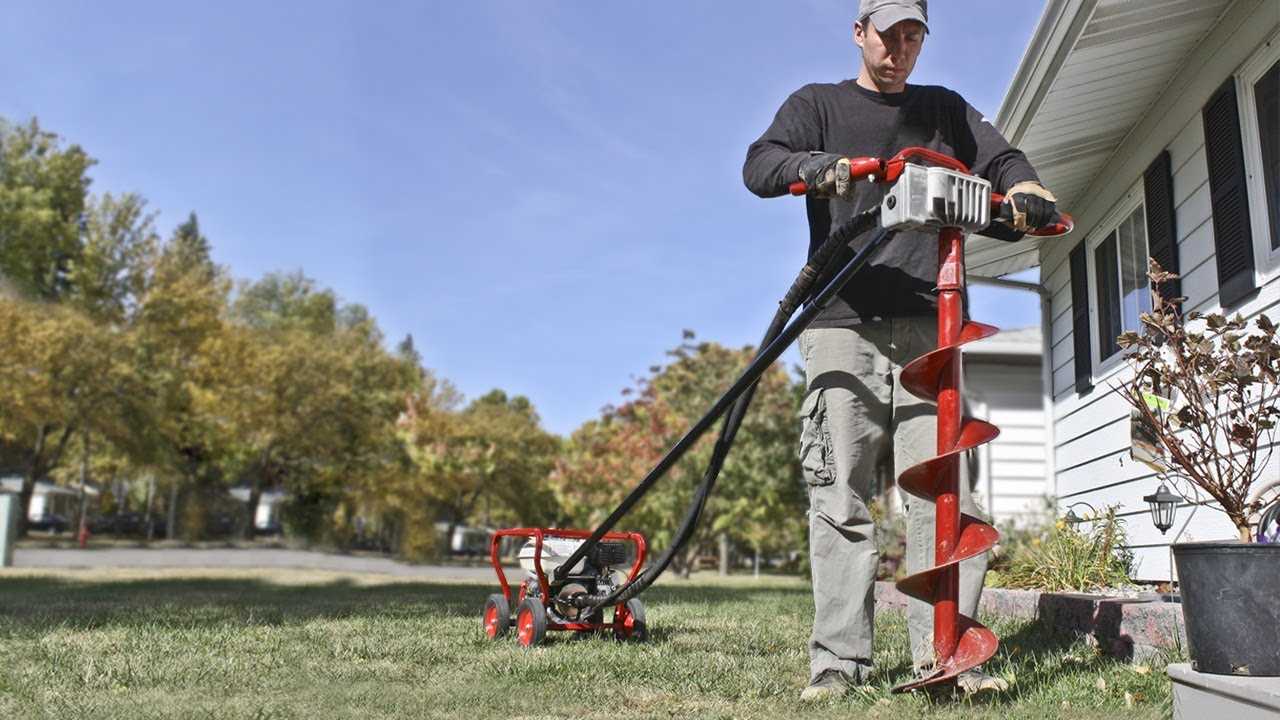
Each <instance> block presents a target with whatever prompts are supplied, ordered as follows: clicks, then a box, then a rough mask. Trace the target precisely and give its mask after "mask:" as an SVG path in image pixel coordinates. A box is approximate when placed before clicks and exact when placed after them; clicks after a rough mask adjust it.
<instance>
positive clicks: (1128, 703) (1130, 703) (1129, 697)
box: [1124, 692, 1133, 708]
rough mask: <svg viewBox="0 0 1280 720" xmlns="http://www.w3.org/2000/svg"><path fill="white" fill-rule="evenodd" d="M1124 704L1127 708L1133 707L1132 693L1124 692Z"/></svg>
mask: <svg viewBox="0 0 1280 720" xmlns="http://www.w3.org/2000/svg"><path fill="white" fill-rule="evenodd" d="M1124 706H1125V707H1127V708H1131V707H1133V693H1129V692H1126V693H1125V694H1124Z"/></svg>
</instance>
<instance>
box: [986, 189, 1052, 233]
mask: <svg viewBox="0 0 1280 720" xmlns="http://www.w3.org/2000/svg"><path fill="white" fill-rule="evenodd" d="M1057 202H1058V198H1056V197H1054V196H1053V193H1051V192H1049V191H1048V190H1046V189H1045V188H1044V186H1043V185H1041V184H1040V183H1038V182H1035V181H1034V180H1024V181H1022V182H1020V183H1017V184H1015V185H1014V186H1013V187H1011V188H1009V190H1008V191H1007V192H1005V194H1004V208H1003V212H1001V213H1000V215H1001V216H1002V217H1009V218H1011V219H1012V221H1013V229H1014V230H1017V231H1018V232H1027V231H1028V230H1035V229H1036V228H1041V227H1044V226H1045V225H1048V224H1049V223H1051V222H1053V220H1054V218H1056V217H1057V216H1058V206H1057V204H1056V203H1057Z"/></svg>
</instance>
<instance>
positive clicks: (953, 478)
mask: <svg viewBox="0 0 1280 720" xmlns="http://www.w3.org/2000/svg"><path fill="white" fill-rule="evenodd" d="M914 159H919V160H925V161H928V162H930V163H932V164H933V165H934V167H926V166H924V165H921V164H917V163H913V162H910V161H911V160H914ZM849 167H850V175H851V176H852V178H853V179H854V180H859V179H867V180H871V181H872V182H877V183H882V184H886V185H891V186H892V187H890V188H889V189H888V190H887V191H886V192H885V196H884V199H883V200H882V201H881V203H880V225H881V227H883V228H886V229H890V230H931V231H936V232H937V233H938V286H937V291H938V347H937V349H936V350H932V351H930V352H928V353H926V354H924V355H922V356H920V357H918V358H916V359H915V360H913V361H911V362H910V363H908V364H907V366H906V367H905V368H903V370H902V385H903V387H905V388H906V389H907V390H908V391H910V392H911V393H912V394H913V395H916V396H917V397H921V398H924V399H926V400H930V401H933V402H936V403H937V405H938V445H937V447H938V454H937V455H935V456H934V457H932V458H929V459H928V460H925V461H924V462H922V463H920V464H919V465H915V466H913V467H910V468H907V470H906V471H905V472H904V473H902V476H901V477H900V478H898V485H899V487H901V488H902V489H903V490H905V491H906V492H909V493H911V494H912V495H915V496H916V497H920V498H925V499H927V500H930V501H932V502H933V503H934V508H935V514H934V522H935V527H936V534H935V538H934V555H933V557H934V561H933V566H932V567H930V568H928V569H926V570H923V571H921V572H918V573H916V574H914V575H911V576H908V577H906V578H903V579H902V580H901V581H900V582H899V583H898V589H899V590H901V591H902V592H903V593H905V594H907V595H909V596H911V597H914V598H918V599H920V600H923V601H925V602H927V603H929V604H931V605H933V653H934V666H933V667H934V669H933V672H932V673H931V674H930V675H928V676H926V677H924V678H920V679H918V680H915V681H912V682H909V683H905V684H903V685H899V686H898V687H896V688H894V691H895V692H906V691H910V690H916V689H919V688H923V687H926V686H931V685H940V684H943V683H946V682H950V681H952V680H954V679H955V678H956V676H957V675H959V674H960V673H962V672H964V671H965V670H969V669H971V668H974V667H977V666H978V665H981V664H982V663H983V662H986V661H987V660H988V659H989V658H990V657H991V656H992V655H994V654H995V652H996V648H997V647H998V646H999V644H1000V640H999V639H998V638H997V637H996V634H995V633H993V632H991V630H990V629H988V628H986V627H984V626H983V625H982V624H981V623H979V622H978V621H977V620H976V619H975V618H971V617H966V616H964V615H961V614H960V608H959V601H960V563H961V562H962V561H964V560H967V559H969V558H971V557H976V556H978V555H981V554H983V553H985V552H986V551H988V550H990V549H991V548H992V547H993V546H994V545H995V544H996V541H997V540H999V539H1000V534H999V533H998V532H996V529H995V528H993V527H991V525H989V524H987V523H986V522H985V521H984V520H982V519H981V518H976V517H973V516H971V515H965V514H964V513H961V512H960V482H961V478H960V460H961V457H962V456H963V455H964V453H965V452H966V451H967V450H970V449H972V448H975V447H978V446H979V445H982V444H984V443H989V442H991V441H992V440H994V439H995V438H996V436H997V435H999V434H1000V430H999V428H997V427H996V426H994V425H992V424H991V423H987V422H983V421H981V420H975V419H973V418H966V417H964V415H963V414H962V412H961V411H962V406H963V404H964V401H963V398H962V396H961V392H962V390H961V378H962V364H961V351H960V348H961V346H963V345H965V344H967V343H971V342H975V341H977V340H981V339H983V338H987V337H991V336H992V335H995V334H996V332H998V330H997V329H996V328H994V327H992V326H990V325H984V324H982V323H977V322H965V321H964V295H965V293H964V288H965V266H964V239H965V234H966V233H971V232H979V231H981V230H982V229H984V228H986V227H987V225H989V224H990V222H991V220H992V216H993V214H995V213H999V211H1000V210H1001V209H1002V205H1003V201H1004V198H1003V197H1002V196H1000V195H999V194H996V193H993V192H991V184H990V183H988V182H987V181H986V180H983V179H981V178H978V177H975V176H973V175H970V174H969V168H968V167H966V166H965V165H964V163H962V162H960V161H959V160H956V159H955V158H952V157H948V156H946V155H942V154H940V153H938V152H935V151H932V150H928V149H926V148H907V149H905V150H903V151H901V152H899V153H898V154H897V155H895V156H893V157H892V158H891V159H889V160H879V159H876V158H850V160H849ZM790 190H791V193H792V194H793V195H803V194H805V193H806V192H807V191H808V188H807V187H806V186H805V184H804V183H794V184H793V185H792V186H791V188H790ZM1072 227H1073V221H1072V219H1071V217H1070V216H1068V215H1066V214H1065V213H1061V214H1060V217H1059V219H1058V221H1057V222H1055V223H1053V224H1051V225H1048V226H1045V227H1042V228H1040V229H1038V230H1035V231H1033V232H1031V233H1029V234H1030V235H1036V236H1041V237H1051V236H1058V235H1065V234H1067V233H1069V232H1071V230H1072Z"/></svg>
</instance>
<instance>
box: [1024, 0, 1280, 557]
mask: <svg viewBox="0 0 1280 720" xmlns="http://www.w3.org/2000/svg"><path fill="white" fill-rule="evenodd" d="M1277 19H1278V18H1277V17H1276V13H1275V6H1274V5H1270V4H1268V3H1264V4H1262V5H1260V6H1256V5H1255V6H1252V9H1249V10H1248V11H1247V12H1235V13H1228V15H1227V16H1226V17H1225V18H1224V19H1223V21H1222V22H1221V23H1220V24H1219V25H1218V26H1217V27H1216V28H1214V30H1213V31H1211V32H1210V33H1209V35H1208V36H1207V37H1206V39H1205V41H1204V42H1203V43H1201V45H1200V46H1198V47H1197V49H1196V50H1195V51H1193V53H1192V55H1191V57H1190V58H1188V61H1187V62H1186V63H1185V64H1184V66H1183V68H1182V71H1181V72H1180V73H1179V77H1178V79H1177V80H1176V81H1175V84H1174V85H1173V86H1171V87H1170V88H1168V89H1167V91H1166V92H1165V93H1164V95H1163V96H1162V97H1161V98H1160V100H1158V101H1157V102H1156V104H1155V105H1154V106H1153V107H1152V108H1151V109H1150V110H1149V111H1148V113H1147V114H1146V116H1145V117H1144V119H1143V120H1142V121H1141V122H1140V123H1139V124H1138V125H1137V126H1136V127H1135V128H1134V129H1133V131H1132V132H1131V133H1130V134H1129V136H1128V138H1127V139H1126V141H1125V143H1124V145H1123V146H1122V147H1121V149H1120V151H1119V152H1118V153H1117V154H1116V156H1115V157H1113V158H1112V159H1111V160H1110V161H1109V162H1108V164H1107V167H1106V169H1105V170H1104V171H1103V172H1102V173H1101V175H1100V176H1099V178H1098V179H1097V180H1095V182H1094V185H1093V186H1091V187H1090V189H1089V191H1088V192H1086V193H1084V194H1083V195H1082V197H1086V198H1090V201H1089V203H1088V204H1087V205H1086V206H1085V207H1083V208H1080V209H1078V210H1079V214H1078V216H1077V217H1078V219H1079V222H1078V223H1077V232H1076V234H1075V235H1073V236H1072V237H1071V238H1070V239H1069V240H1068V241H1066V242H1063V243H1060V244H1057V245H1049V246H1046V247H1045V248H1044V250H1043V251H1042V254H1041V268H1042V269H1041V278H1042V281H1043V283H1044V285H1045V287H1046V288H1047V289H1048V290H1049V292H1050V294H1051V297H1052V300H1051V311H1050V316H1051V318H1052V320H1051V324H1050V329H1049V332H1050V346H1051V357H1050V363H1051V371H1052V378H1053V381H1052V382H1053V387H1052V395H1053V419H1054V422H1053V441H1052V442H1053V449H1054V453H1055V457H1054V461H1055V484H1056V495H1057V497H1058V505H1059V509H1060V511H1063V512H1065V510H1066V509H1067V507H1068V506H1070V504H1071V503H1073V502H1078V501H1084V502H1088V503H1090V504H1092V505H1093V506H1095V507H1099V508H1101V507H1103V506H1106V505H1119V514H1120V515H1121V516H1123V517H1126V519H1127V525H1126V529H1127V530H1128V533H1129V540H1130V543H1131V546H1132V548H1133V549H1134V552H1135V556H1136V559H1137V562H1138V566H1137V569H1136V572H1135V577H1137V578H1139V579H1147V580H1162V579H1168V578H1169V574H1170V569H1169V552H1168V544H1169V543H1170V542H1171V541H1172V540H1173V539H1174V537H1175V534H1176V533H1177V532H1178V530H1179V528H1180V527H1181V526H1182V524H1183V523H1184V522H1185V521H1187V519H1188V518H1189V517H1190V518H1191V519H1190V522H1189V523H1188V524H1187V526H1186V528H1185V531H1184V532H1183V533H1182V534H1181V537H1180V538H1178V539H1179V541H1188V540H1210V539H1220V538H1231V537H1234V536H1235V531H1234V529H1233V528H1232V526H1231V525H1230V523H1228V522H1227V520H1226V517H1225V516H1224V515H1222V514H1221V513H1219V512H1217V511H1214V510H1212V509H1211V508H1204V507H1202V508H1199V509H1197V510H1195V512H1194V515H1192V508H1189V507H1185V506H1184V507H1183V508H1181V509H1180V510H1179V512H1178V518H1177V521H1176V523H1175V525H1174V528H1173V530H1171V531H1170V532H1169V534H1168V535H1166V536H1162V535H1161V534H1160V533H1159V531H1157V530H1156V529H1155V528H1154V527H1153V526H1152V524H1151V522H1150V519H1149V516H1148V514H1147V508H1146V505H1145V503H1143V502H1142V500H1141V498H1142V496H1143V495H1146V494H1149V493H1151V492H1153V491H1154V490H1155V488H1156V485H1157V484H1158V479H1157V478H1156V477H1155V475H1154V473H1152V472H1151V470H1150V469H1149V468H1147V467H1146V466H1144V465H1142V464H1140V463H1136V462H1134V461H1132V460H1131V459H1130V458H1129V446H1130V437H1129V426H1128V406H1127V405H1126V404H1125V403H1124V401H1123V400H1121V399H1120V398H1119V397H1118V396H1116V395H1115V394H1113V393H1112V392H1111V388H1112V386H1114V385H1115V384H1116V383H1119V382H1121V381H1123V380H1124V379H1126V378H1127V376H1128V371H1127V369H1126V368H1125V367H1124V366H1123V364H1109V365H1107V364H1104V365H1103V366H1102V367H1101V368H1099V367H1096V366H1095V368H1094V375H1093V382H1094V387H1093V389H1092V391H1090V392H1087V393H1085V394H1083V395H1080V394H1078V393H1077V392H1076V390H1075V384H1074V371H1073V338H1072V323H1071V290H1070V268H1069V265H1068V262H1067V257H1068V253H1069V252H1070V250H1071V249H1072V248H1073V247H1075V246H1076V245H1077V243H1079V242H1080V241H1082V240H1086V239H1088V238H1091V237H1092V234H1091V233H1093V232H1095V231H1105V230H1106V228H1104V227H1099V225H1100V223H1101V221H1102V220H1103V219H1104V218H1106V216H1107V215H1108V214H1109V213H1110V212H1111V211H1112V209H1113V208H1115V207H1116V206H1117V205H1118V204H1119V203H1121V202H1122V200H1123V198H1124V197H1125V194H1126V193H1127V192H1129V190H1130V189H1131V188H1132V187H1133V186H1134V185H1135V184H1136V183H1139V181H1140V179H1141V177H1142V172H1143V170H1144V169H1145V168H1146V166H1147V164H1149V163H1150V162H1151V161H1152V160H1153V159H1154V158H1155V156H1156V155H1157V154H1158V153H1159V152H1160V151H1161V150H1163V149H1168V150H1169V153H1170V156H1171V160H1172V167H1173V186H1174V198H1175V203H1176V208H1177V210H1176V212H1177V234H1178V254H1179V262H1180V266H1181V274H1182V276H1183V282H1182V289H1183V294H1184V295H1185V296H1186V297H1187V301H1186V304H1185V307H1186V308H1187V309H1189V310H1190V309H1195V310H1201V311H1212V310H1218V309H1220V306H1219V302H1218V287H1217V265H1216V262H1215V260H1214V250H1213V223H1212V216H1211V215H1212V214H1211V210H1210V204H1209V184H1208V167H1207V165H1206V160H1205V150H1204V133H1203V129H1202V121H1201V116H1200V111H1201V108H1202V106H1203V105H1204V103H1205V101H1206V100H1207V99H1208V97H1209V95H1210V93H1212V91H1213V90H1214V89H1215V88H1216V87H1217V86H1218V85H1219V84H1221V83H1222V82H1223V81H1224V80H1225V79H1226V78H1227V77H1228V76H1229V75H1230V74H1232V73H1233V72H1235V71H1236V70H1237V69H1238V68H1239V67H1240V66H1241V64H1243V63H1244V62H1246V61H1247V60H1248V59H1249V58H1250V57H1252V56H1253V54H1254V52H1255V50H1257V49H1258V48H1259V47H1261V46H1262V44H1263V43H1264V42H1265V41H1266V40H1267V39H1268V38H1269V37H1270V36H1271V34H1272V33H1274V32H1275V31H1276V29H1277V27H1278V25H1277ZM1248 142H1249V141H1248V140H1246V143H1248ZM1253 142H1254V143H1255V144H1256V142H1257V141H1256V140H1254V141H1253ZM1250 151H1251V150H1250V148H1249V147H1246V153H1248V152H1250ZM1260 200H1261V197H1260V196H1258V195H1255V194H1251V195H1250V202H1251V203H1255V202H1258V201H1260ZM1256 225H1257V223H1256V222H1255V226H1256ZM1268 240H1269V236H1268V231H1267V230H1266V229H1265V228H1260V227H1255V228H1254V242H1255V244H1261V243H1265V242H1268ZM1257 279H1258V285H1259V286H1260V288H1261V289H1260V291H1259V292H1258V293H1257V294H1256V295H1255V296H1253V297H1251V298H1250V299H1249V300H1247V301H1246V302H1244V303H1242V304H1241V305H1240V306H1239V307H1235V308H1231V312H1232V313H1233V314H1234V313H1235V312H1237V311H1238V312H1239V313H1241V314H1242V315H1244V316H1245V317H1246V318H1252V317H1254V316H1256V315H1257V314H1258V313H1261V312H1265V313H1267V314H1268V315H1269V316H1270V317H1272V318H1273V319H1276V320H1278V321H1280V271H1277V269H1275V268H1272V269H1270V270H1268V269H1266V268H1259V270H1258V275H1257ZM1092 295H1093V281H1092V279H1091V280H1090V297H1091V300H1092ZM1096 313H1097V308H1096V307H1094V306H1093V302H1091V303H1090V314H1091V315H1095V316H1096ZM1095 323H1096V317H1095ZM1091 340H1092V343H1091V344H1092V345H1094V346H1096V344H1097V341H1096V338H1091ZM1267 473H1268V474H1267V477H1275V476H1276V474H1277V473H1280V453H1277V454H1276V456H1273V458H1272V462H1271V468H1269V469H1268V470H1267Z"/></svg>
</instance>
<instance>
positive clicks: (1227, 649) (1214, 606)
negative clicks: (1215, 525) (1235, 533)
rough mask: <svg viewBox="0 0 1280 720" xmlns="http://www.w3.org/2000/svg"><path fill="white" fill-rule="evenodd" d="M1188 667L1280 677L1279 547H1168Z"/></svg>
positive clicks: (1214, 544) (1213, 544)
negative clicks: (1179, 599) (1183, 625)
mask: <svg viewBox="0 0 1280 720" xmlns="http://www.w3.org/2000/svg"><path fill="white" fill-rule="evenodd" d="M1173 559H1174V562H1176V563H1177V565H1178V580H1179V583H1180V585H1181V588H1182V614H1183V619H1184V620H1186V624H1187V646H1188V648H1187V649H1188V652H1189V653H1190V655H1191V666H1192V667H1193V668H1194V669H1196V670H1198V671H1200V672H1204V673H1216V674H1220V675H1254V676H1258V675H1262V676H1275V675H1280V545H1259V544H1245V543H1240V542H1198V543H1180V544H1177V545H1174V546H1173Z"/></svg>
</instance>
